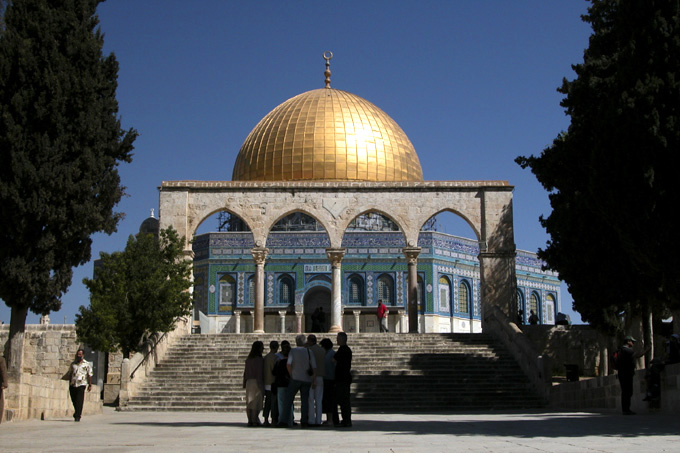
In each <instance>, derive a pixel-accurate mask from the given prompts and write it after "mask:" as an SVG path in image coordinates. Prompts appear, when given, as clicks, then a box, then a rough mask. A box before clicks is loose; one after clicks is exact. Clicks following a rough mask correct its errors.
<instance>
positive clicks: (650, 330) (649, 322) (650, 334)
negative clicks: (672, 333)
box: [642, 307, 654, 368]
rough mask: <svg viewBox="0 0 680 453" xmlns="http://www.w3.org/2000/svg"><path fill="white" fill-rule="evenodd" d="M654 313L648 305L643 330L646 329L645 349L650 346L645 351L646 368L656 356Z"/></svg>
mask: <svg viewBox="0 0 680 453" xmlns="http://www.w3.org/2000/svg"><path fill="white" fill-rule="evenodd" d="M653 320H654V319H653V315H652V310H651V309H650V308H649V307H647V308H646V309H645V315H644V318H643V320H642V321H643V324H644V325H643V327H644V328H643V331H644V335H645V338H644V342H645V344H644V345H643V346H644V348H645V349H647V348H649V351H647V352H646V353H645V368H646V367H648V366H649V364H650V363H652V359H653V358H654V323H653Z"/></svg>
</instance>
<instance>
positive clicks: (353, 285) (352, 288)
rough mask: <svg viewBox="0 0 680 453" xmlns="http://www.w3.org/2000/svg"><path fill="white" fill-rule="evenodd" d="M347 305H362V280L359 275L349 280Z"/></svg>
mask: <svg viewBox="0 0 680 453" xmlns="http://www.w3.org/2000/svg"><path fill="white" fill-rule="evenodd" d="M349 303H350V304H353V305H363V304H364V279H363V278H361V276H359V275H352V276H351V277H350V278H349Z"/></svg>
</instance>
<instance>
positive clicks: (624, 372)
mask: <svg viewBox="0 0 680 453" xmlns="http://www.w3.org/2000/svg"><path fill="white" fill-rule="evenodd" d="M633 345H635V338H633V337H631V336H630V335H628V336H627V337H625V338H624V339H623V346H621V348H620V349H619V351H618V353H617V356H616V369H617V370H618V372H619V374H618V377H619V383H620V384H621V409H622V410H623V414H624V415H635V412H633V411H631V410H630V400H631V398H632V396H633V376H635V359H636V358H638V357H642V355H643V354H644V352H642V353H639V354H635V352H633Z"/></svg>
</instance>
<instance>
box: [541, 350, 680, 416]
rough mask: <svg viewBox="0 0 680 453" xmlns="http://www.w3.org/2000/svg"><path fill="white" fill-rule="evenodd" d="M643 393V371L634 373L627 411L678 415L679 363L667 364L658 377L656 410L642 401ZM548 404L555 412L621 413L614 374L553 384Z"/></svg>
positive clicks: (645, 387) (619, 396) (679, 392)
mask: <svg viewBox="0 0 680 453" xmlns="http://www.w3.org/2000/svg"><path fill="white" fill-rule="evenodd" d="M646 393H647V385H646V382H645V370H638V371H636V373H635V379H634V381H633V398H632V400H631V409H632V410H633V411H634V412H637V413H640V414H644V413H665V414H676V415H677V414H678V413H680V363H676V364H674V365H667V366H666V367H665V369H664V371H663V372H662V375H661V401H660V404H659V407H658V408H655V407H652V406H650V403H648V402H647V401H643V399H644V398H645V395H646ZM550 405H551V406H552V407H553V408H555V409H571V410H612V411H613V410H616V411H620V410H621V386H620V385H619V381H618V379H617V377H616V375H609V376H601V377H594V378H591V379H582V380H581V381H579V382H567V383H563V384H557V385H553V386H552V388H551V391H550Z"/></svg>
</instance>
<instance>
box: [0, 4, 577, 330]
mask: <svg viewBox="0 0 680 453" xmlns="http://www.w3.org/2000/svg"><path fill="white" fill-rule="evenodd" d="M588 5H589V3H587V2H586V1H584V0H567V1H564V0H562V1H554V0H519V1H507V0H483V1H479V0H466V1H463V0H449V1H435V0H423V1H395V0H371V1H366V0H363V1H361V0H359V1H347V0H345V1H336V2H329V1H323V2H322V1H295V0H291V1H274V0H260V1H224V0H196V1H193V2H187V1H177V0H162V1H161V0H148V1H138V0H115V1H109V2H106V3H104V4H102V5H100V7H99V9H98V14H99V18H100V21H101V29H102V31H103V32H104V34H105V51H106V52H107V53H108V52H114V53H115V54H116V57H117V58H118V62H119V63H120V71H119V87H118V101H119V105H120V115H121V117H122V122H123V127H124V128H129V127H134V128H135V129H137V130H138V131H139V133H140V136H139V138H138V139H137V141H136V142H135V151H134V153H135V155H134V160H133V162H132V163H131V164H124V165H123V166H122V167H121V168H120V173H121V178H122V183H123V185H125V186H126V187H127V189H126V191H127V193H128V197H126V198H124V199H123V200H122V201H121V203H120V204H119V206H118V211H120V212H124V213H125V215H126V217H125V220H124V221H122V222H121V223H120V225H119V227H118V233H116V234H114V235H112V236H106V235H96V236H95V237H94V244H93V250H92V256H93V258H94V257H98V256H99V252H100V251H105V252H113V251H115V250H120V249H122V248H124V246H125V242H126V240H127V237H128V235H129V234H132V233H135V232H137V230H138V228H139V224H140V223H141V222H142V221H143V220H144V219H145V218H146V217H148V215H149V210H150V209H151V208H154V209H156V211H157V209H158V189H157V187H158V186H159V185H160V183H161V181H165V180H187V179H196V180H230V179H231V172H232V167H233V165H234V161H235V159H236V155H237V154H238V151H239V149H240V147H241V145H242V143H243V141H244V140H245V138H246V136H247V135H248V134H249V133H250V131H251V130H252V128H253V127H254V126H255V124H257V122H258V121H259V120H260V119H261V118H262V117H263V116H264V115H266V114H267V113H268V112H269V111H270V110H272V109H273V108H274V107H276V106H277V105H279V104H280V103H282V102H283V101H285V100H286V99H288V98H291V97H293V96H295V95H297V94H299V93H302V92H305V91H308V90H312V89H316V88H321V87H323V81H324V76H323V71H324V69H325V67H324V60H323V59H322V53H323V52H324V51H326V50H331V51H332V52H333V54H334V58H333V60H332V62H331V71H332V73H333V74H332V86H333V88H337V89H341V90H345V91H349V92H351V93H354V94H356V95H359V96H361V97H363V98H365V99H367V100H369V101H371V102H372V103H374V104H376V105H377V106H378V107H380V108H381V109H383V110H384V111H385V112H386V113H387V114H388V115H390V116H391V117H392V118H393V119H394V120H395V121H396V122H397V123H398V124H399V125H400V126H401V127H402V129H403V130H404V131H405V132H406V134H407V135H408V136H409V138H410V139H411V142H412V143H413V145H414V147H415V149H416V151H417V152H418V156H419V158H420V162H421V165H422V167H423V174H424V177H425V179H426V180H481V179H487V180H488V179H492V180H507V181H509V182H510V184H512V185H514V186H515V191H514V220H515V243H516V244H517V248H519V249H523V250H530V251H536V250H538V248H539V247H543V246H544V245H545V243H546V241H547V240H548V236H547V235H546V233H545V231H544V230H543V228H542V227H541V226H540V224H539V222H538V217H539V216H540V215H542V214H544V215H547V214H549V212H550V205H549V203H548V194H547V193H546V192H545V191H544V190H543V188H542V187H541V186H540V185H539V184H538V182H537V181H536V179H535V178H534V176H533V175H532V174H531V173H530V172H529V171H528V170H522V169H521V168H520V167H519V166H517V165H516V164H515V163H514V159H515V157H516V156H518V155H529V154H538V153H540V152H541V151H542V150H543V149H544V148H545V147H546V146H547V145H549V144H550V143H551V142H552V140H553V139H554V138H555V137H556V136H557V134H558V133H559V132H560V131H562V130H565V129H566V128H567V127H568V125H569V118H568V117H567V116H566V115H565V114H564V111H563V109H562V108H561V107H560V105H559V103H560V100H561V98H562V95H561V94H559V93H557V92H556V88H557V87H558V86H559V85H561V81H562V78H563V77H567V78H569V79H571V78H573V77H574V73H573V71H572V69H571V65H572V64H575V63H579V62H581V61H582V60H583V50H584V49H585V48H586V47H587V45H588V37H589V36H590V28H589V26H588V25H587V24H585V23H583V22H582V21H581V18H580V16H581V15H582V14H585V13H586V11H587V7H588ZM457 225H458V224H454V225H453V226H451V227H449V228H450V229H449V230H447V232H449V233H452V234H459V235H464V236H467V237H473V235H472V231H471V230H470V229H469V228H467V229H466V228H460V229H459V228H458V226H457ZM208 226H209V227H211V228H212V226H211V225H208ZM91 274H92V263H88V264H86V265H84V266H81V267H79V268H77V269H75V272H74V278H73V285H72V287H71V289H70V290H69V292H68V293H67V294H66V295H64V297H63V298H62V302H63V305H62V309H61V310H60V311H59V312H56V313H52V314H51V319H52V322H53V323H62V322H64V319H66V322H68V323H72V322H73V320H74V315H75V313H76V312H77V311H78V307H79V306H80V305H87V304H88V292H87V290H86V289H85V287H84V286H83V285H82V283H81V281H82V279H83V277H89V276H91ZM561 297H562V301H561V304H562V308H563V311H564V312H566V313H570V314H572V320H576V321H578V320H579V319H580V317H579V316H578V315H576V316H574V315H573V313H572V312H571V296H570V295H569V294H568V292H567V291H566V287H565V286H564V285H562V294H561ZM9 316H10V310H9V308H8V307H7V306H5V305H4V304H1V306H0V320H2V321H4V322H6V323H8V322H9ZM37 319H38V317H37V316H36V315H34V314H32V313H29V317H28V322H29V323H34V322H37Z"/></svg>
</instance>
